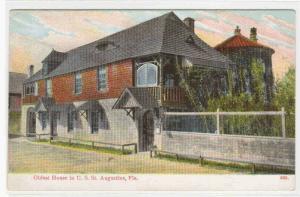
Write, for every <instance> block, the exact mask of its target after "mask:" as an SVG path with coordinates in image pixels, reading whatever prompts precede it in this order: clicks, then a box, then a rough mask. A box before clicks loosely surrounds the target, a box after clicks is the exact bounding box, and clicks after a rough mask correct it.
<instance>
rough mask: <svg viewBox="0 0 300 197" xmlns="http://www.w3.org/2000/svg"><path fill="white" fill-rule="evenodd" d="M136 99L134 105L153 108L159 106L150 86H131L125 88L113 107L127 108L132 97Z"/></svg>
mask: <svg viewBox="0 0 300 197" xmlns="http://www.w3.org/2000/svg"><path fill="white" fill-rule="evenodd" d="M129 97H131V99H133V100H134V101H135V103H134V104H135V105H134V106H133V107H139V108H143V109H151V108H155V107H159V104H158V101H157V99H156V98H155V97H154V96H153V95H152V94H151V92H150V90H149V88H142V87H130V88H125V89H124V91H123V92H122V94H121V96H120V97H119V99H118V100H117V101H116V102H115V104H114V106H113V109H125V108H127V107H125V106H126V105H127V102H128V101H129V100H130V98H129Z"/></svg>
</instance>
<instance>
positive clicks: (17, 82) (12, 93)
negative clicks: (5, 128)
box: [8, 72, 27, 112]
mask: <svg viewBox="0 0 300 197" xmlns="http://www.w3.org/2000/svg"><path fill="white" fill-rule="evenodd" d="M26 78H27V75H26V74H23V73H16V72H9V97H8V109H9V111H10V112H20V111H21V103H22V92H23V83H24V81H25V79H26Z"/></svg>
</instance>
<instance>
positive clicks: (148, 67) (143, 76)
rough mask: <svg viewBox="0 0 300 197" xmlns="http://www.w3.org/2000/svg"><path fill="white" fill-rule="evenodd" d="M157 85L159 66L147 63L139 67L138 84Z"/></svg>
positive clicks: (142, 85)
mask: <svg viewBox="0 0 300 197" xmlns="http://www.w3.org/2000/svg"><path fill="white" fill-rule="evenodd" d="M156 85H157V66H156V65H154V64H152V63H145V64H143V65H142V66H141V67H139V68H138V69H137V86H140V87H149V86H150V87H151V86H156Z"/></svg>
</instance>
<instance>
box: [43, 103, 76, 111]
mask: <svg viewBox="0 0 300 197" xmlns="http://www.w3.org/2000/svg"><path fill="white" fill-rule="evenodd" d="M49 110H50V111H57V112H61V111H66V112H69V111H75V110H76V108H75V106H74V104H73V103H63V104H54V105H52V106H51V107H50V108H49Z"/></svg>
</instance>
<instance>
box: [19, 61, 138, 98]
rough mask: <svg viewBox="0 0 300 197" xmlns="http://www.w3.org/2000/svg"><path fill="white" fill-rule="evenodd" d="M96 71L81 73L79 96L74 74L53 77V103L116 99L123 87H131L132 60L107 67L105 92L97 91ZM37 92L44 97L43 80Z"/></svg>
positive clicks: (93, 69) (94, 69) (90, 70)
mask: <svg viewBox="0 0 300 197" xmlns="http://www.w3.org/2000/svg"><path fill="white" fill-rule="evenodd" d="M97 69H98V68H97V67H96V68H92V69H88V70H84V71H82V72H81V77H82V92H81V94H75V93H74V82H75V78H74V77H75V75H74V73H70V74H67V75H62V76H56V77H53V78H52V96H53V98H54V99H55V101H56V102H57V103H65V102H73V101H81V100H96V99H107V98H118V97H119V96H120V94H121V92H122V91H123V89H124V88H125V87H130V86H133V76H132V60H125V61H122V62H119V63H114V64H109V65H108V67H107V81H108V83H107V85H108V88H107V90H106V91H99V90H98V85H97V83H98V79H97ZM38 92H39V96H45V80H41V81H39V91H38ZM27 97H28V96H26V97H25V98H24V99H23V103H26V102H27ZM24 101H25V102H24ZM27 103H28V102H27Z"/></svg>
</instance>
